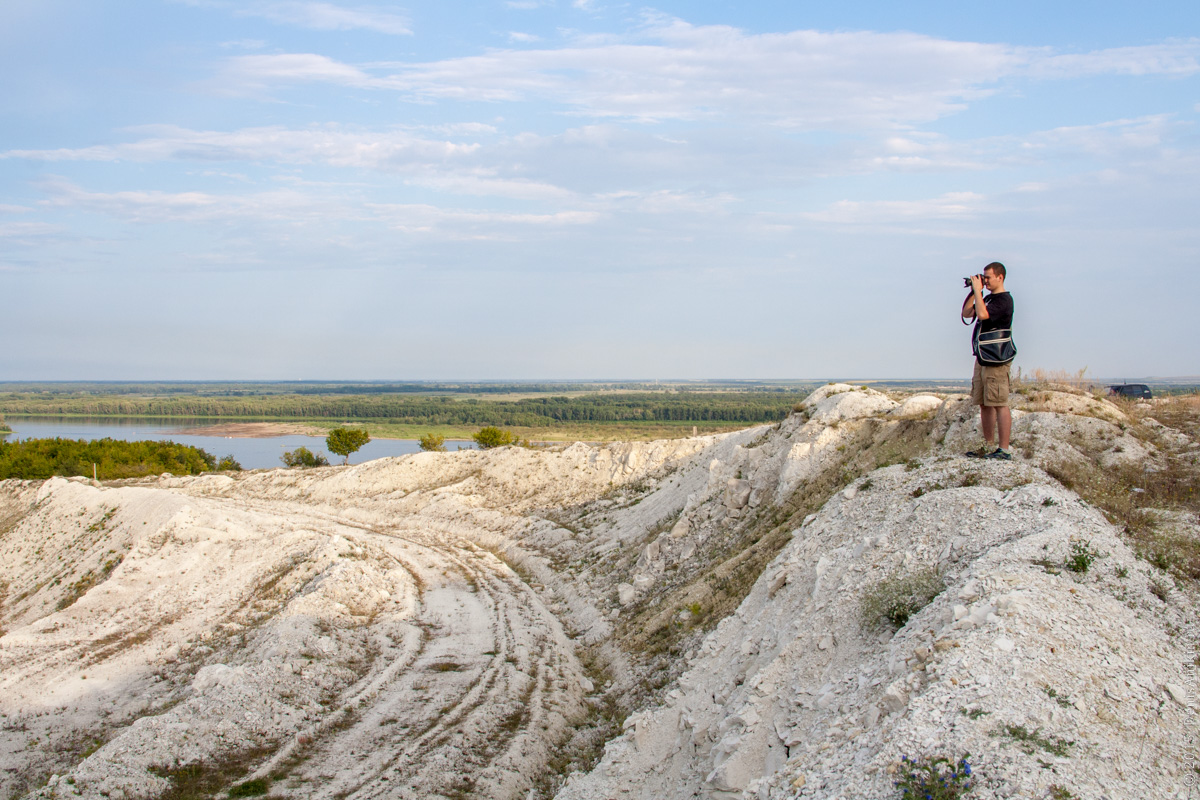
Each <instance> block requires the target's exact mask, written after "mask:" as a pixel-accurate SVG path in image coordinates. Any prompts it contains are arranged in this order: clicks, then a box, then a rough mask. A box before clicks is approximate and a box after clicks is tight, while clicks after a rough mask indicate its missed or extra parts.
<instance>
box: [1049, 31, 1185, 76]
mask: <svg viewBox="0 0 1200 800" xmlns="http://www.w3.org/2000/svg"><path fill="white" fill-rule="evenodd" d="M1027 71H1028V73H1029V74H1030V75H1033V76H1035V77H1038V78H1051V79H1062V78H1081V77H1088V76H1092V75H1168V76H1172V77H1185V76H1188V75H1195V74H1196V73H1198V72H1200V38H1192V39H1177V40H1174V41H1169V42H1163V43H1161V44H1152V45H1141V46H1137V47H1113V48H1109V49H1107V50H1096V51H1094V52H1091V53H1062V54H1054V53H1052V52H1050V51H1049V50H1045V49H1039V50H1036V51H1032V52H1031V54H1030V58H1029V65H1028V68H1027Z"/></svg>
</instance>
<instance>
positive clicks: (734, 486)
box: [725, 478, 751, 508]
mask: <svg viewBox="0 0 1200 800" xmlns="http://www.w3.org/2000/svg"><path fill="white" fill-rule="evenodd" d="M750 492H751V487H750V481H746V480H741V479H739V478H730V479H729V480H728V481H727V482H726V484H725V505H726V507H728V508H745V507H746V506H747V505H748V504H749V503H750Z"/></svg>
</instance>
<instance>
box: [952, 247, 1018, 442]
mask: <svg viewBox="0 0 1200 800" xmlns="http://www.w3.org/2000/svg"><path fill="white" fill-rule="evenodd" d="M1004 278H1005V269H1004V265H1003V264H1001V263H1000V262H999V261H993V262H992V263H991V264H988V265H987V266H986V267H984V268H983V274H982V275H972V276H971V294H970V295H969V296H968V297H967V299H966V300H964V301H963V307H962V317H963V319H968V320H969V319H972V318H974V319H975V331H974V334H973V337H972V340H971V341H977V339H978V335H979V334H980V333H986V332H988V331H994V330H1003V329H1009V328H1012V318H1013V301H1012V295H1010V294H1009V293H1008V291H1007V290H1006V289H1005V288H1004ZM985 288H986V289H987V290H988V295H987V297H984V296H983V289H985ZM1008 368H1009V365H1008V364H1004V365H1002V366H996V367H988V366H984V365H983V364H981V363H980V361H979V356H978V355H976V357H975V374H974V375H973V376H972V377H971V402H973V403H974V404H975V405H977V406H979V421H980V423H981V424H982V426H983V438H984V439H985V440H987V443H988V446H989V447H990V446H991V445H992V444H993V443H997V448H996V450H995V451H993V452H991V453H988V452H987V448H983V449H981V450H980V451H979V452H976V451H971V452H969V453H967V455H968V456H971V457H972V458H996V459H1001V460H1003V461H1009V460H1011V459H1012V454H1011V453H1009V452H1008V437H1009V434H1010V433H1011V432H1012V412H1011V411H1009V408H1008V379H1009V374H1008ZM997 429H998V430H997ZM997 433H999V441H998V442H996V438H995V437H996V434H997Z"/></svg>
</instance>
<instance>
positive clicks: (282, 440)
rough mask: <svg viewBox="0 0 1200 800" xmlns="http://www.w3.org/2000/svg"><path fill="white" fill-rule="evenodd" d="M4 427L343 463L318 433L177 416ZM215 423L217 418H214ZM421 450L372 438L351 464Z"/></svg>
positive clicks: (270, 459)
mask: <svg viewBox="0 0 1200 800" xmlns="http://www.w3.org/2000/svg"><path fill="white" fill-rule="evenodd" d="M5 422H7V424H8V427H10V428H12V429H13V432H12V433H11V434H8V437H7V438H8V441H16V440H18V439H53V438H61V439H87V440H89V441H90V440H92V439H104V438H109V439H124V440H126V441H131V442H135V441H139V440H144V439H159V440H170V441H172V442H177V443H178V444H187V445H191V446H193V447H200V448H202V449H204V450H205V451H207V452H208V453H210V454H211V455H213V456H215V457H217V458H221V457H222V456H226V455H231V456H233V457H234V459H236V460H237V462H238V463H239V464H241V465H242V468H243V469H262V468H270V467H282V466H283V462H282V461H281V460H280V456H282V455H283V453H284V452H285V451H288V450H295V449H296V448H297V447H307V448H308V449H309V450H311V451H313V452H314V453H317V454H320V455H324V456H325V457H326V458H327V459H329V463H330V464H340V463H342V457H341V456H334V455H330V454H329V452H328V451H327V450H326V449H325V438H324V437H322V436H301V435H298V434H289V435H286V436H269V437H264V438H257V439H250V438H242V437H235V436H215V435H214V436H203V435H195V434H184V433H180V432H179V431H180V430H182V429H184V428H185V427H186V429H187V430H189V431H195V430H197V429H203V428H204V424H203V423H196V422H195V421H194V420H193V421H189V422H188V423H187V424H186V425H185V424H181V423H180V422H179V421H178V420H170V419H159V420H154V419H140V420H104V421H97V420H86V419H62V418H58V417H6V418H5ZM214 424H215V423H214ZM474 447H475V443H474V442H472V441H469V440H467V441H457V440H455V441H447V442H446V449H447V450H456V449H458V448H468V449H473V448H474ZM420 450H421V448H420V446H419V445H418V444H417V440H416V439H372V440H371V441H369V442H367V443H366V444H365V445H364V446H363V447H362V449H361V450H359V451H358V452H357V453H354V454H353V455H352V456H350V463H351V464H360V463H362V462H363V461H370V460H371V459H374V458H386V457H388V456H402V455H407V454H408V453H416V452H419V451H420Z"/></svg>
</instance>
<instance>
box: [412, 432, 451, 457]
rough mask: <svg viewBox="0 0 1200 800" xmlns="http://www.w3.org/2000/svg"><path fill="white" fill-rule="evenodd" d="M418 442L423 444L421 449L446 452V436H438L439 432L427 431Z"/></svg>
mask: <svg viewBox="0 0 1200 800" xmlns="http://www.w3.org/2000/svg"><path fill="white" fill-rule="evenodd" d="M417 444H419V445H420V446H421V449H422V450H425V451H426V452H432V453H444V452H446V437H445V436H438V435H437V434H434V433H427V434H425V435H424V436H422V437H421V438H420V439H419V440H417Z"/></svg>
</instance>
